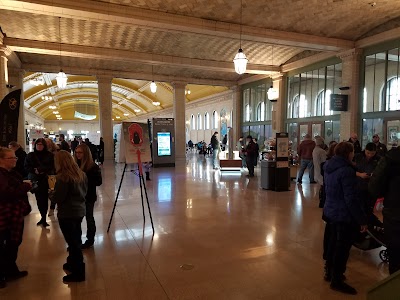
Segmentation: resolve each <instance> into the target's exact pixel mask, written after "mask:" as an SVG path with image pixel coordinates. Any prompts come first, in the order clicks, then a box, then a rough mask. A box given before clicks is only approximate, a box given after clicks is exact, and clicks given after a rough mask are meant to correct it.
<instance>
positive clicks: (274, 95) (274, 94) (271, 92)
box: [267, 86, 279, 101]
mask: <svg viewBox="0 0 400 300" xmlns="http://www.w3.org/2000/svg"><path fill="white" fill-rule="evenodd" d="M267 95H268V99H269V100H270V101H273V100H277V99H278V98H279V94H278V90H277V89H274V87H273V86H271V87H270V88H269V89H268V91H267Z"/></svg>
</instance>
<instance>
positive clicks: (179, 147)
mask: <svg viewBox="0 0 400 300" xmlns="http://www.w3.org/2000/svg"><path fill="white" fill-rule="evenodd" d="M172 86H173V87H174V119H175V165H176V166H185V165H186V141H185V136H186V126H185V110H186V109H185V107H186V105H185V104H186V103H185V87H186V83H185V82H172Z"/></svg>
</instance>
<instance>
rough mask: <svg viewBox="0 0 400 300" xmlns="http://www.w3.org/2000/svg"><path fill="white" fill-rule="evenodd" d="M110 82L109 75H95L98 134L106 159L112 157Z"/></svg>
mask: <svg viewBox="0 0 400 300" xmlns="http://www.w3.org/2000/svg"><path fill="white" fill-rule="evenodd" d="M111 82H112V78H111V77H110V76H97V83H98V90H99V119H100V135H101V136H102V137H103V139H104V159H106V160H107V159H113V158H114V142H113V139H114V137H113V123H112V91H111Z"/></svg>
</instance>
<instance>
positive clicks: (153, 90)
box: [150, 80, 157, 94]
mask: <svg viewBox="0 0 400 300" xmlns="http://www.w3.org/2000/svg"><path fill="white" fill-rule="evenodd" d="M150 91H151V92H152V93H153V94H154V93H155V92H157V84H156V83H155V82H154V80H153V81H152V82H151V83H150Z"/></svg>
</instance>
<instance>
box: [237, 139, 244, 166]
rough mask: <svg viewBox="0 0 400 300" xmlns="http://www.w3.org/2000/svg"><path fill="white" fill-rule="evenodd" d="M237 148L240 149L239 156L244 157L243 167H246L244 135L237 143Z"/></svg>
mask: <svg viewBox="0 0 400 300" xmlns="http://www.w3.org/2000/svg"><path fill="white" fill-rule="evenodd" d="M236 149H237V150H238V151H239V157H240V158H241V159H242V168H243V169H244V168H246V155H245V154H244V141H243V136H241V137H240V138H239V140H238V141H237V143H236Z"/></svg>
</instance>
